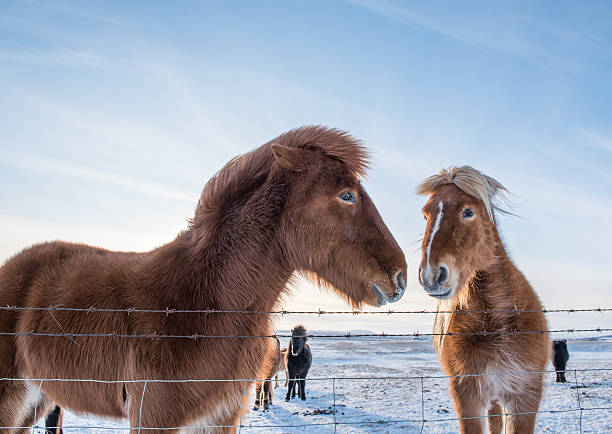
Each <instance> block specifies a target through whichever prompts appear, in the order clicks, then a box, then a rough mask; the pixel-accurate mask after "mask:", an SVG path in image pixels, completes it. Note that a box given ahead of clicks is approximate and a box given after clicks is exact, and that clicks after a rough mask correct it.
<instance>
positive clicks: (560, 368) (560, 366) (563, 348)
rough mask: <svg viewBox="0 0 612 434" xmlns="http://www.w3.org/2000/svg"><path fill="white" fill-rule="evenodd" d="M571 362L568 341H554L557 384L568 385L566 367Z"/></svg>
mask: <svg viewBox="0 0 612 434" xmlns="http://www.w3.org/2000/svg"><path fill="white" fill-rule="evenodd" d="M568 360H569V351H567V341H566V340H565V339H563V340H559V341H553V359H552V361H553V365H554V367H555V371H557V383H567V380H566V379H565V367H566V365H567V361H568Z"/></svg>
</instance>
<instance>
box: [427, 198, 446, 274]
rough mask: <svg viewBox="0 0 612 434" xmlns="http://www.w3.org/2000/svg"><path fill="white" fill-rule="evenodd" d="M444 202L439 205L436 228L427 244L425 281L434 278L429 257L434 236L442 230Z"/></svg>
mask: <svg viewBox="0 0 612 434" xmlns="http://www.w3.org/2000/svg"><path fill="white" fill-rule="evenodd" d="M443 208H444V202H443V201H440V202H439V203H438V215H437V216H436V221H435V222H434V227H433V229H432V231H431V234H430V235H429V241H428V242H427V249H426V250H425V253H426V255H427V266H426V267H425V272H424V273H423V277H424V279H423V280H429V279H432V278H433V275H434V273H433V269H432V268H431V265H429V255H430V253H431V243H433V239H434V236H435V235H436V232H438V229H440V222H441V221H442V217H444V211H443Z"/></svg>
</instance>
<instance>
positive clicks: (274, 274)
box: [154, 183, 293, 311]
mask: <svg viewBox="0 0 612 434" xmlns="http://www.w3.org/2000/svg"><path fill="white" fill-rule="evenodd" d="M286 196H287V191H286V187H284V185H280V186H279V185H278V184H276V185H275V184H272V185H268V183H266V184H264V185H263V186H262V187H261V188H260V189H259V190H257V191H255V192H254V193H252V195H251V196H250V197H248V198H247V199H246V200H245V201H244V203H243V204H241V206H240V207H233V208H232V207H230V209H229V210H226V212H225V215H223V216H221V218H219V219H218V220H217V221H215V222H214V224H212V225H209V226H208V227H204V226H203V225H199V226H198V225H194V226H192V227H191V228H190V229H188V230H187V231H185V232H184V233H182V234H181V235H179V237H178V238H177V239H176V240H175V241H174V242H173V243H170V244H169V245H166V246H164V247H162V248H161V249H159V250H160V252H159V254H157V255H156V256H155V259H154V261H155V264H154V266H155V267H157V269H156V270H155V271H154V272H155V273H156V276H157V280H158V282H159V283H160V285H159V287H160V288H169V287H172V289H173V291H174V292H175V293H174V294H173V295H174V297H173V298H174V301H175V302H178V303H181V304H185V303H188V304H190V305H191V306H196V307H197V308H199V309H220V310H263V311H269V310H272V308H273V307H274V304H275V303H276V302H277V300H278V298H279V297H280V294H281V292H282V291H283V289H284V288H285V284H286V283H287V281H288V280H289V278H290V277H291V274H292V272H293V270H292V269H291V267H290V266H289V264H288V262H287V258H286V255H285V254H284V252H283V249H282V247H281V246H282V243H281V240H280V237H281V236H282V235H281V234H280V233H279V224H280V220H281V215H282V211H283V209H284V206H285V202H286ZM211 226H212V227H211ZM160 291H161V290H160ZM162 292H163V291H162ZM160 296H161V297H162V298H163V297H164V296H165V295H164V294H160Z"/></svg>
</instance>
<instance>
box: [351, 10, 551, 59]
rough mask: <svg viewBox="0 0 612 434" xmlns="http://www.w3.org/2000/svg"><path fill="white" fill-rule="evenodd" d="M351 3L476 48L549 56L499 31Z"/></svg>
mask: <svg viewBox="0 0 612 434" xmlns="http://www.w3.org/2000/svg"><path fill="white" fill-rule="evenodd" d="M347 1H348V2H349V3H351V4H354V5H356V6H360V7H363V8H365V9H368V10H370V11H372V12H374V13H376V14H379V15H382V16H384V17H386V18H389V19H391V20H393V21H396V22H398V23H402V24H410V25H416V26H420V27H424V28H426V29H429V30H431V31H434V32H436V33H439V34H441V35H444V36H447V37H449V38H452V39H454V40H456V41H458V42H461V43H463V44H467V45H470V46H473V47H477V48H488V49H494V50H497V51H502V52H506V53H510V54H514V55H517V56H521V57H534V56H542V55H546V50H545V49H544V48H543V47H540V46H537V45H535V44H533V43H530V42H528V41H525V40H521V39H518V38H516V37H510V36H509V35H504V34H502V32H501V30H499V29H498V32H499V34H496V35H492V34H487V33H484V32H481V31H478V30H476V29H474V28H468V27H466V26H455V25H452V24H450V23H444V22H442V21H439V20H435V19H433V18H430V17H427V16H425V15H422V14H419V13H416V12H413V11H411V10H410V9H408V8H404V7H401V6H398V5H396V4H394V3H391V2H388V1H385V0H381V1H375V0H347Z"/></svg>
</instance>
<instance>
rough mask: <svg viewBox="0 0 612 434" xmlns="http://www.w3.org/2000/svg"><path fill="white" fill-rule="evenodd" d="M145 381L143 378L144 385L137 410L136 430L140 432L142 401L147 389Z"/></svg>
mask: <svg viewBox="0 0 612 434" xmlns="http://www.w3.org/2000/svg"><path fill="white" fill-rule="evenodd" d="M147 383H148V381H147V380H145V382H144V387H143V388H142V396H141V397H140V410H139V412H138V432H139V433H140V430H141V429H142V403H143V401H144V395H145V391H146V390H147Z"/></svg>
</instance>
